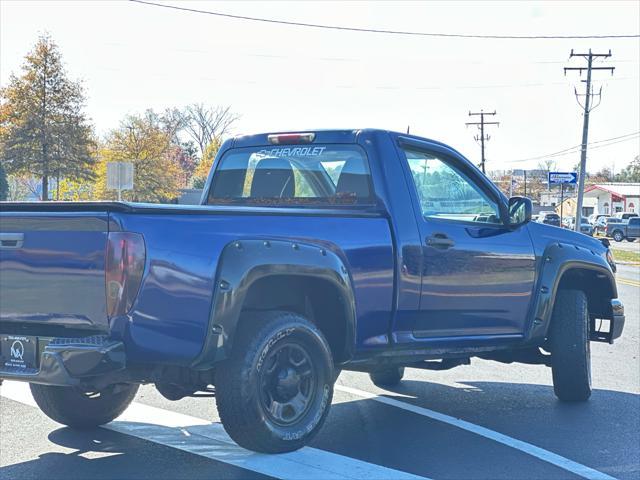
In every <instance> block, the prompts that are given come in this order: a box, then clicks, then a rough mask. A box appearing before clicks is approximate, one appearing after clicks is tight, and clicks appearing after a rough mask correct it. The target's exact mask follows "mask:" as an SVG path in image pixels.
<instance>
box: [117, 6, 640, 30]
mask: <svg viewBox="0 0 640 480" xmlns="http://www.w3.org/2000/svg"><path fill="white" fill-rule="evenodd" d="M129 1H130V2H133V3H139V4H142V5H148V6H152V7H162V8H168V9H171V10H180V11H183V12H191V13H201V14H205V15H213V16H216V17H223V18H232V19H234V20H247V21H251V22H262V23H272V24H278V25H288V26H293V27H307V28H321V29H326V30H341V31H347V32H360V33H383V34H388V35H405V36H419V37H446V38H475V39H494V40H579V39H602V38H606V39H626V38H640V35H630V34H628V35H608V34H607V35H473V34H462V33H440V32H411V31H405V30H383V29H377V28H358V27H342V26H338V25H326V24H321V23H306V22H294V21H290V20H277V19H273V18H261V17H249V16H246V15H234V14H231V13H223V12H214V11H211V10H199V9H197V8H187V7H178V6H177V5H168V4H163V3H155V2H147V1H144V0H129Z"/></svg>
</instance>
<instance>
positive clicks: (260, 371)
mask: <svg viewBox="0 0 640 480" xmlns="http://www.w3.org/2000/svg"><path fill="white" fill-rule="evenodd" d="M286 345H293V348H294V349H295V348H298V349H302V351H303V352H304V354H305V355H307V360H308V363H309V365H310V366H311V369H312V370H313V372H314V373H313V375H312V377H311V380H308V381H309V383H308V384H307V387H308V388H307V391H309V392H310V391H311V389H312V388H313V394H309V395H308V397H309V398H310V400H309V401H308V403H307V407H305V408H306V409H303V410H302V412H301V413H300V415H301V416H300V418H299V419H295V418H294V419H293V420H292V422H294V423H291V424H282V423H281V424H279V423H277V421H275V420H274V419H273V418H272V416H271V413H270V412H269V411H268V410H269V409H268V407H267V405H266V403H268V400H267V401H266V402H265V396H264V386H263V385H264V383H263V382H262V381H261V380H262V379H263V378H264V376H265V375H267V373H268V371H269V370H268V369H269V368H270V364H269V362H270V359H271V358H272V355H276V352H278V351H280V350H278V349H283V348H287V347H286ZM277 361H278V362H279V361H280V360H279V358H278V359H277ZM334 375H335V373H334V367H333V359H332V355H331V349H330V347H329V345H328V343H327V341H326V339H325V338H324V335H323V334H322V332H320V330H318V328H317V327H316V326H315V325H314V324H312V323H311V322H310V321H308V320H307V319H306V318H304V317H302V316H300V315H297V314H295V313H291V312H286V311H268V312H257V313H252V314H250V315H244V316H243V318H242V321H241V323H240V325H239V328H238V330H237V334H236V340H235V342H234V347H233V352H232V355H231V358H229V359H228V360H225V361H224V362H222V363H221V364H220V365H219V366H218V367H217V368H216V377H215V379H216V403H217V406H218V413H219V414H220V419H221V420H222V425H223V426H224V429H225V430H226V431H227V433H228V434H229V436H230V437H231V438H232V439H233V440H234V441H235V442H236V443H237V444H238V445H240V446H242V447H244V448H247V449H250V450H254V451H256V452H264V453H282V452H290V451H293V450H297V449H299V448H301V447H303V446H304V445H306V444H307V443H308V442H309V441H310V440H311V439H312V438H313V437H314V436H315V435H316V434H317V433H318V431H319V430H320V429H321V427H322V425H323V423H324V421H325V419H326V417H327V414H328V413H329V409H330V407H331V399H332V398H333V384H334V381H335V378H334ZM298 388H299V389H300V388H302V387H300V386H299V387H298ZM272 405H273V404H272Z"/></svg>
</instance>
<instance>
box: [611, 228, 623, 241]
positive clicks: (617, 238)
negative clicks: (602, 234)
mask: <svg viewBox="0 0 640 480" xmlns="http://www.w3.org/2000/svg"><path fill="white" fill-rule="evenodd" d="M613 239H614V240H615V241H616V242H621V241H622V240H624V235H623V234H622V232H621V231H620V230H616V231H615V232H613Z"/></svg>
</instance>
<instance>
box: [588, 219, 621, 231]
mask: <svg viewBox="0 0 640 480" xmlns="http://www.w3.org/2000/svg"><path fill="white" fill-rule="evenodd" d="M618 221H619V220H618V219H617V218H613V217H609V216H601V217H599V218H598V220H597V221H596V223H595V225H594V233H595V234H596V235H604V234H605V232H606V229H607V223H609V222H618Z"/></svg>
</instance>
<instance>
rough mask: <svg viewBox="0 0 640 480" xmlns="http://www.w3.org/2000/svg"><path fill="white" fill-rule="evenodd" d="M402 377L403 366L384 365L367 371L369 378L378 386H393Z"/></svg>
mask: <svg viewBox="0 0 640 480" xmlns="http://www.w3.org/2000/svg"><path fill="white" fill-rule="evenodd" d="M402 377H404V367H385V368H381V369H379V370H375V371H373V372H371V373H369V378H370V379H371V381H372V382H373V383H374V385H377V386H378V387H393V386H394V385H398V384H399V383H400V381H401V380H402Z"/></svg>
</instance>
